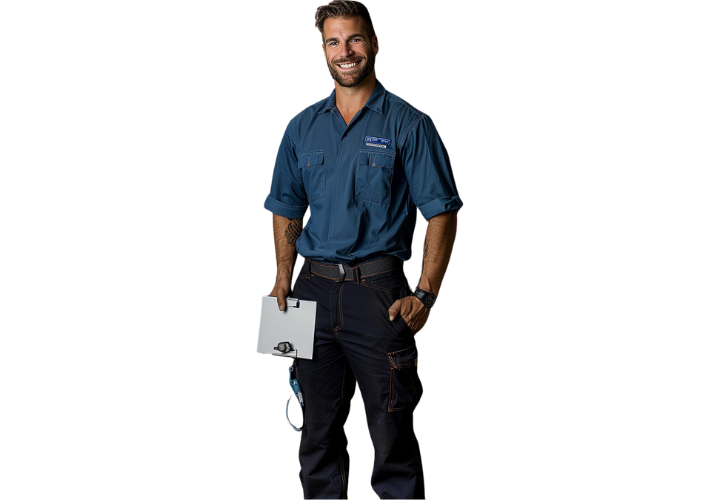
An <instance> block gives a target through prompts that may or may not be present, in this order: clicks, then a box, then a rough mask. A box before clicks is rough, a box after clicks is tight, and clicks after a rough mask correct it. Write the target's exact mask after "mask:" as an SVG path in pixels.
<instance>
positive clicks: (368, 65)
mask: <svg viewBox="0 0 715 500" xmlns="http://www.w3.org/2000/svg"><path fill="white" fill-rule="evenodd" d="M346 62H348V61H340V62H339V63H332V64H331V63H330V62H328V70H329V71H330V76H332V77H333V80H335V81H336V82H338V85H340V86H341V87H354V86H356V85H358V84H360V83H361V82H362V81H363V80H364V79H365V78H367V76H368V75H369V74H370V73H372V70H373V69H375V55H374V54H368V55H367V59H366V60H365V65H364V66H363V68H362V70H360V72H359V73H358V72H356V71H351V72H349V73H345V72H344V71H341V70H340V69H338V68H335V66H333V64H335V65H337V64H344V63H346ZM361 62H362V61H361Z"/></svg>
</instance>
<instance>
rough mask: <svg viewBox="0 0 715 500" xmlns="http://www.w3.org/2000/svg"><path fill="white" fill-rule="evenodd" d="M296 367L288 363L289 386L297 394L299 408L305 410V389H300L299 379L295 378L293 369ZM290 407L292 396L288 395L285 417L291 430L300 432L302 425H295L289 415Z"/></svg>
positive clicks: (294, 394) (292, 392) (284, 411)
mask: <svg viewBox="0 0 715 500" xmlns="http://www.w3.org/2000/svg"><path fill="white" fill-rule="evenodd" d="M294 370H295V368H294V367H293V365H288V387H289V388H290V392H291V394H293V396H295V398H296V399H297V400H298V408H300V409H301V411H302V410H303V391H301V390H300V384H298V380H296V379H295V378H293V371H294ZM289 408H290V396H288V399H286V404H285V407H284V408H283V417H284V418H285V420H286V424H288V427H290V430H292V431H293V432H300V427H298V426H297V425H295V424H294V423H293V422H291V420H290V417H289V416H288V409H289Z"/></svg>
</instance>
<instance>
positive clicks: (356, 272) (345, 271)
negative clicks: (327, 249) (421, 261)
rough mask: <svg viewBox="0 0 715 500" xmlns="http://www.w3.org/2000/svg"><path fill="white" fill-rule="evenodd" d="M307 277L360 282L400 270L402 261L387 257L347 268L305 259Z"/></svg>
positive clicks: (342, 265)
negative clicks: (363, 278)
mask: <svg viewBox="0 0 715 500" xmlns="http://www.w3.org/2000/svg"><path fill="white" fill-rule="evenodd" d="M305 264H306V266H307V272H308V276H310V275H311V274H314V275H315V276H320V277H321V278H327V279H330V280H333V281H336V282H338V283H342V282H343V281H345V280H351V281H355V283H359V282H360V278H362V277H365V276H372V275H373V274H379V273H385V272H388V271H395V270H398V269H402V259H400V258H398V257H394V256H392V255H387V256H385V257H383V258H381V259H377V260H371V261H370V262H365V263H363V264H357V265H354V266H349V265H347V264H325V263H323V262H318V261H315V260H313V259H305Z"/></svg>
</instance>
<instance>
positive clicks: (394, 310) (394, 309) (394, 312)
mask: <svg viewBox="0 0 715 500" xmlns="http://www.w3.org/2000/svg"><path fill="white" fill-rule="evenodd" d="M401 310H402V303H401V302H400V301H399V300H396V301H395V302H394V303H393V304H392V306H390V308H389V309H388V310H387V314H388V315H389V316H390V321H392V320H394V319H395V318H396V317H397V316H398V315H399V314H400V311H401Z"/></svg>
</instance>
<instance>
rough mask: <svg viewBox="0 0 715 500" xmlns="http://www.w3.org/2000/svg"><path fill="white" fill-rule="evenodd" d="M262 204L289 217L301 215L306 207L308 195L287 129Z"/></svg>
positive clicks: (295, 217)
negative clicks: (271, 180)
mask: <svg viewBox="0 0 715 500" xmlns="http://www.w3.org/2000/svg"><path fill="white" fill-rule="evenodd" d="M289 127H290V125H289ZM263 206H264V207H265V208H266V209H267V210H270V211H271V212H273V213H274V214H276V215H281V216H283V217H288V218H289V219H299V218H301V217H303V215H304V214H305V211H306V210H307V209H308V196H307V195H306V192H305V187H304V186H303V176H302V174H301V173H300V169H299V168H298V158H297V156H296V152H295V143H294V142H293V139H291V137H290V134H289V132H288V129H286V131H285V134H283V140H282V141H281V145H280V147H279V148H278V157H277V158H276V165H275V167H274V168H273V182H272V183H271V191H270V194H269V195H268V197H267V198H266V202H265V203H264V204H263Z"/></svg>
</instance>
